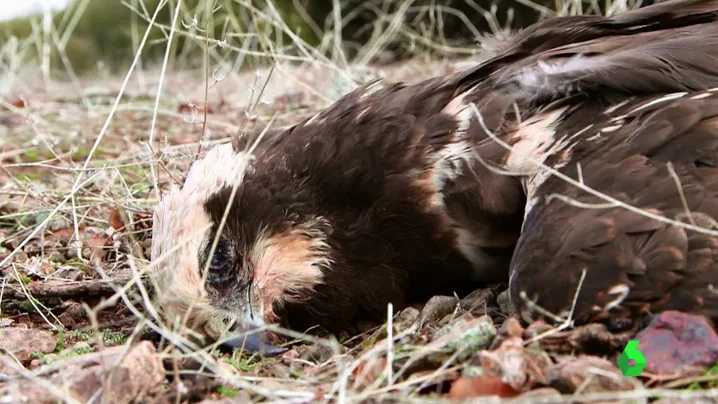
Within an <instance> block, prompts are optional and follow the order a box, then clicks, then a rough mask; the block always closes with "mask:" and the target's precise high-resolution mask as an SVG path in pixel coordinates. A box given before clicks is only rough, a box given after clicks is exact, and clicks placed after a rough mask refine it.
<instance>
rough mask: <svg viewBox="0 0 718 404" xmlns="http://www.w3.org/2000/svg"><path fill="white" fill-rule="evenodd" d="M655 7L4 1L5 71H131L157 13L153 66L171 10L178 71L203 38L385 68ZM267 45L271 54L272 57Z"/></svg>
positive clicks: (568, 2) (535, 2) (503, 1)
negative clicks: (499, 37) (546, 26)
mask: <svg viewBox="0 0 718 404" xmlns="http://www.w3.org/2000/svg"><path fill="white" fill-rule="evenodd" d="M651 2H652V0H644V1H640V0H614V1H609V0H444V1H440V0H413V1H411V0H406V1H401V0H274V1H267V0H211V1H202V0H184V1H181V0H0V4H1V6H0V71H2V70H5V72H6V73H7V72H12V71H18V70H20V69H33V68H41V69H44V71H42V73H43V74H44V75H45V76H48V75H51V76H52V77H56V78H70V76H72V75H76V76H78V77H79V76H87V75H97V74H114V73H119V72H123V71H126V70H127V68H128V66H129V65H130V63H131V62H132V59H133V57H134V54H135V52H136V50H137V49H138V47H139V45H140V42H141V41H142V38H143V36H144V34H145V32H146V31H147V27H148V26H149V25H150V22H151V21H152V20H153V15H154V14H155V11H157V10H158V8H159V10H158V12H157V15H156V17H154V25H153V27H152V28H151V29H150V30H149V32H148V34H149V35H148V38H147V43H146V45H145V46H144V49H143V50H142V58H141V62H142V63H144V64H145V65H151V64H153V63H157V61H158V60H161V59H162V57H163V56H164V54H165V51H166V49H165V48H166V43H167V38H168V35H169V31H170V29H169V28H170V26H171V24H172V20H173V13H174V11H175V10H178V11H179V18H178V22H177V25H176V26H175V29H176V30H177V37H176V40H175V41H173V43H172V45H171V49H170V54H169V60H168V69H169V71H173V70H177V69H190V68H196V67H198V66H201V65H202V63H203V62H202V60H203V56H204V55H205V52H204V51H203V49H204V48H205V46H204V45H205V44H206V43H207V42H209V43H212V44H215V45H217V46H215V47H214V48H213V49H211V51H210V54H211V57H213V58H215V59H216V58H219V59H222V60H223V61H225V62H226V61H232V62H236V59H240V58H241V59H242V62H244V59H245V58H244V55H246V54H247V53H246V52H245V53H244V54H240V53H241V52H229V53H228V52H224V53H222V52H218V50H217V49H216V48H218V47H220V48H221V47H224V49H235V50H237V49H245V50H249V51H254V52H260V53H262V54H265V53H273V54H275V55H276V54H281V55H283V57H284V58H287V57H289V56H292V55H294V56H299V57H300V58H301V57H302V56H303V55H304V56H306V53H307V49H309V48H312V52H315V51H316V52H318V53H321V54H322V55H324V56H328V57H333V56H334V57H339V56H338V55H339V52H338V51H339V50H338V49H337V44H336V43H337V38H339V39H340V45H338V46H339V47H341V51H342V53H343V54H342V55H341V57H342V58H345V59H346V60H345V62H347V63H358V64H385V63H390V62H394V61H397V60H402V59H405V58H409V57H414V56H417V55H422V56H429V57H462V56H467V55H470V54H472V52H473V51H474V49H472V45H473V42H474V40H475V38H476V37H477V36H480V35H484V34H486V33H494V34H500V33H501V32H504V31H505V30H506V29H515V28H520V27H524V26H526V25H528V24H530V23H533V22H535V21H537V20H539V19H541V18H546V17H550V16H553V15H556V14H560V15H566V14H595V13H601V14H615V13H616V12H620V11H622V10H625V9H627V8H633V7H636V6H638V5H641V4H643V5H645V4H649V3H651ZM178 6H179V7H178ZM337 26H339V27H340V29H338V30H337V29H335V27H337ZM298 40H301V42H300V43H298V42H299V41H298ZM270 44H271V45H270ZM302 45H304V46H302ZM270 46H272V47H274V49H272V50H271V51H270V52H268V49H267V48H269V47H270ZM302 48H304V49H302ZM312 56H314V57H316V56H317V55H316V54H312ZM270 59H272V58H271V57H265V58H261V57H258V58H250V60H247V62H248V64H256V63H265V62H269V61H270ZM299 61H301V60H299ZM235 65H236V66H235V67H238V68H242V67H249V66H245V64H244V63H239V64H235ZM25 73H29V72H27V71H26V72H25ZM47 78H48V77H45V79H47Z"/></svg>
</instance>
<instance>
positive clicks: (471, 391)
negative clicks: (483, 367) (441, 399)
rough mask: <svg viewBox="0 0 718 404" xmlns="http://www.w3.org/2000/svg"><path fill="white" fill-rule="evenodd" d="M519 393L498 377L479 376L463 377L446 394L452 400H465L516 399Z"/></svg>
mask: <svg viewBox="0 0 718 404" xmlns="http://www.w3.org/2000/svg"><path fill="white" fill-rule="evenodd" d="M518 395H519V393H518V392H517V391H516V390H514V389H513V388H511V386H509V385H508V384H506V383H504V382H502V381H501V379H499V378H497V377H491V376H477V377H461V378H459V379H457V380H456V381H454V383H452V384H451V390H449V392H448V393H447V394H446V398H448V399H450V400H465V399H467V398H472V397H484V396H498V397H503V398H508V397H516V396H518Z"/></svg>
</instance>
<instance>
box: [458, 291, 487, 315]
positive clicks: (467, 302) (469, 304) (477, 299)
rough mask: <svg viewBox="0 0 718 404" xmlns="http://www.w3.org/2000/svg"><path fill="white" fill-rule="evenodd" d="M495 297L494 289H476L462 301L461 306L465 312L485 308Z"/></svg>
mask: <svg viewBox="0 0 718 404" xmlns="http://www.w3.org/2000/svg"><path fill="white" fill-rule="evenodd" d="M494 295H495V292H494V290H493V289H476V290H475V291H473V292H471V293H469V294H468V295H466V297H464V298H463V299H461V302H460V303H459V305H460V306H461V309H462V310H464V311H472V310H474V309H478V308H483V307H485V306H487V305H488V303H489V302H490V301H491V299H493V298H494Z"/></svg>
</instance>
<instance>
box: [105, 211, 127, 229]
mask: <svg viewBox="0 0 718 404" xmlns="http://www.w3.org/2000/svg"><path fill="white" fill-rule="evenodd" d="M107 221H108V223H109V224H110V227H112V228H113V229H115V231H121V230H124V228H125V222H123V221H122V215H121V214H120V210H119V209H117V208H115V209H112V210H111V211H110V218H109V219H108V220H107Z"/></svg>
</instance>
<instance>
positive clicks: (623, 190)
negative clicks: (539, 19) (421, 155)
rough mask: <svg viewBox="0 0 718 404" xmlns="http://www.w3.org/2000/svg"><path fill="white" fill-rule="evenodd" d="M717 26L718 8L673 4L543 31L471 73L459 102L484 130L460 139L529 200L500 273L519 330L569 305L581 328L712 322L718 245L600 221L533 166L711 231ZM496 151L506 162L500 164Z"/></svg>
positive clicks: (595, 211) (558, 23)
mask: <svg viewBox="0 0 718 404" xmlns="http://www.w3.org/2000/svg"><path fill="white" fill-rule="evenodd" d="M717 17H718V2H713V1H668V2H664V3H660V4H657V5H654V6H651V7H647V8H644V9H639V10H637V11H633V12H627V13H625V14H622V15H619V16H617V17H613V18H610V19H609V18H602V17H588V18H585V17H578V18H575V19H573V20H572V19H571V18H566V19H563V20H560V19H559V20H555V22H552V21H551V20H549V21H547V22H545V23H543V25H541V24H538V25H537V26H535V27H533V28H530V29H528V30H526V31H525V32H524V33H522V34H520V35H518V36H517V37H515V38H514V39H513V41H514V42H512V43H510V44H509V45H507V47H506V51H505V53H504V54H499V55H498V56H496V57H494V58H493V61H489V62H487V63H486V65H484V66H479V67H477V68H475V69H474V71H480V70H481V69H483V70H484V71H489V72H490V73H489V74H487V75H486V78H485V79H484V80H482V81H481V82H480V83H479V84H477V85H475V86H474V87H473V88H472V90H471V92H470V95H469V96H468V98H470V99H472V100H473V102H475V103H476V105H477V108H478V112H479V115H480V116H481V117H482V118H483V120H482V121H483V122H482V123H481V124H480V123H472V129H471V130H470V131H469V133H470V134H471V135H472V136H473V138H474V139H475V141H476V143H477V145H478V150H479V153H480V154H481V153H482V150H485V154H486V156H487V159H485V160H489V159H490V160H491V161H492V162H493V163H494V164H495V165H496V166H497V167H498V168H500V169H503V170H507V171H512V172H514V173H516V176H517V177H518V178H521V180H522V183H523V190H524V193H525V196H526V199H527V204H526V207H525V212H524V215H525V220H524V223H523V224H522V231H521V237H520V239H519V241H518V243H517V247H516V250H515V251H514V255H513V258H512V262H511V269H510V271H511V275H510V292H511V298H512V300H513V302H514V304H515V305H517V306H518V308H519V309H520V311H521V312H522V314H523V316H524V319H526V320H527V321H530V320H531V319H536V318H539V317H542V318H545V319H549V320H558V318H559V317H563V318H565V317H566V316H568V315H569V313H571V311H572V308H574V307H573V305H574V298H576V302H575V308H574V310H573V313H571V314H573V320H574V321H575V322H578V323H582V322H589V321H604V320H605V321H608V322H609V323H612V324H615V325H618V326H622V325H624V324H626V323H631V322H632V320H635V319H636V318H637V317H638V316H640V315H642V314H645V313H647V312H654V311H660V310H665V309H677V310H684V311H694V312H700V313H703V314H707V315H709V316H712V317H714V318H716V316H718V300H716V297H718V295H716V294H715V293H714V292H713V290H712V286H711V285H713V284H715V282H718V262H716V261H715V258H716V255H715V254H716V250H715V248H716V247H715V246H718V238H717V237H716V236H715V234H705V233H700V232H696V231H692V230H688V229H685V228H682V227H679V226H675V225H670V224H667V223H665V222H661V221H657V220H655V219H654V218H650V217H646V216H645V215H641V214H640V213H636V212H634V211H630V210H627V209H626V208H625V207H615V206H614V207H610V208H607V207H606V206H605V205H606V201H605V200H602V199H600V198H598V197H596V196H595V195H593V194H589V193H588V192H586V191H582V190H580V189H579V188H578V187H577V186H576V184H570V183H568V182H566V181H565V180H564V179H562V178H559V177H557V176H555V175H551V174H550V173H548V172H547V170H544V169H540V168H538V166H537V164H538V163H543V164H546V166H548V167H550V168H552V169H554V170H556V171H557V172H558V173H560V174H563V175H566V176H568V177H569V178H571V179H573V180H575V181H581V183H582V184H584V185H585V186H587V187H591V188H593V189H595V190H596V191H598V192H601V193H605V194H607V195H609V196H611V197H613V198H616V199H618V200H619V201H621V202H623V203H625V204H628V205H631V206H634V207H635V208H638V209H644V210H647V211H648V212H651V213H652V214H654V215H658V216H660V217H663V218H665V219H670V220H676V219H678V220H680V219H683V221H687V223H690V221H689V219H688V218H687V217H686V216H687V213H686V212H687V211H690V212H693V214H694V215H695V216H696V217H695V218H694V219H693V220H694V221H695V222H696V223H699V222H700V223H701V224H702V225H703V226H705V225H707V224H711V223H714V222H713V218H716V217H717V216H716V215H717V214H718V210H716V207H718V199H717V197H718V182H717V181H716V179H718V169H717V168H716V166H715V161H714V156H715V152H716V149H715V147H716V145H718V143H716V141H717V140H718V125H716V123H718V121H717V120H716V116H718V104H717V103H716V100H718V97H717V94H716V91H717V90H718V46H716V45H718V24H717V23H716V22H715V21H716V18H717ZM516 55H518V56H516ZM506 59H510V60H511V61H510V63H505V62H504V61H505V60H506ZM492 63H494V65H493V66H492ZM494 137H495V138H496V139H498V140H499V142H503V143H505V146H510V147H512V148H513V150H512V151H511V152H505V150H506V148H504V147H501V150H504V152H505V153H504V154H502V152H501V151H497V142H496V141H495V140H494ZM669 163H670V164H671V167H672V170H673V172H675V174H673V172H672V171H669V168H668V167H669V166H668V164H669ZM679 184H681V185H679ZM557 195H558V197H557ZM566 198H571V199H575V200H578V201H579V202H580V203H568V202H566ZM684 205H685V206H684ZM584 270H585V278H583V281H582V282H581V279H582V276H583V273H584ZM579 284H580V285H581V288H580V291H577V290H578V287H579ZM537 306H539V307H540V308H538V309H537ZM541 308H543V309H544V311H542V310H541ZM545 310H547V311H548V312H550V313H553V314H554V315H556V317H553V318H552V317H551V316H550V315H547V314H546V311H545ZM623 320H628V321H623Z"/></svg>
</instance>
